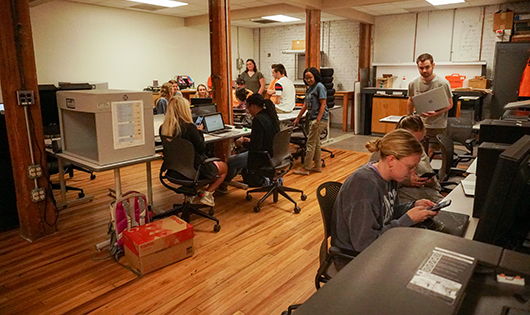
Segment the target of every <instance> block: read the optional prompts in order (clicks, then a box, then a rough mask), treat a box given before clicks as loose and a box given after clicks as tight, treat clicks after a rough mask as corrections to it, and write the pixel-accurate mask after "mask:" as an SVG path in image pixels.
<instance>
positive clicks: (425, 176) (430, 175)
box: [420, 172, 436, 179]
mask: <svg viewBox="0 0 530 315" xmlns="http://www.w3.org/2000/svg"><path fill="white" fill-rule="evenodd" d="M434 175H436V173H431V172H429V173H425V174H423V175H420V178H426V179H431V178H432V177H433V176H434Z"/></svg>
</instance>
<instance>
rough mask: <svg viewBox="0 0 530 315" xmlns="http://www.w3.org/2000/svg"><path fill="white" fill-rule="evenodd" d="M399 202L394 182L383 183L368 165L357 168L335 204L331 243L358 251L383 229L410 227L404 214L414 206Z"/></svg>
mask: <svg viewBox="0 0 530 315" xmlns="http://www.w3.org/2000/svg"><path fill="white" fill-rule="evenodd" d="M398 203H399V200H398V195H397V183H396V182H395V181H390V182H387V181H386V180H384V179H383V177H381V174H380V173H379V171H378V170H377V169H376V168H375V167H374V166H373V165H372V164H371V163H368V164H365V165H363V166H361V167H359V168H358V169H357V170H356V171H355V172H353V174H351V175H350V176H349V177H348V178H347V179H346V181H345V182H344V184H343V185H342V187H341V189H340V191H339V194H338V196H337V200H336V201H335V206H334V208H333V216H332V222H331V230H332V236H331V244H332V245H333V246H336V247H339V248H342V249H346V250H350V251H354V252H361V251H363V250H364V249H365V248H366V247H368V245H370V244H371V243H372V242H373V241H375V240H376V238H378V237H379V235H381V234H382V233H384V232H385V231H386V230H388V229H390V228H393V227H408V226H411V225H413V224H414V222H413V221H412V220H411V219H410V217H409V216H408V215H407V214H406V212H407V211H408V210H409V209H411V208H412V207H413V205H414V203H413V202H410V203H407V204H403V205H398Z"/></svg>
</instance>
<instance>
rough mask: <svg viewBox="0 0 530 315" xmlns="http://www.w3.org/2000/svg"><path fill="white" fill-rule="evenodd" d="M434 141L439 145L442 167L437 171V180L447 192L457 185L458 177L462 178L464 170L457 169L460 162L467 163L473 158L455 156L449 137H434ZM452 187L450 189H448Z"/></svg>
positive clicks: (469, 156)
mask: <svg viewBox="0 0 530 315" xmlns="http://www.w3.org/2000/svg"><path fill="white" fill-rule="evenodd" d="M436 140H437V141H438V144H439V145H440V149H441V155H442V166H441V168H440V170H439V171H438V178H439V179H440V185H441V186H442V190H444V191H446V192H449V191H451V190H452V189H453V188H454V187H452V186H456V185H458V182H457V181H455V180H458V177H461V178H464V177H465V176H464V175H463V174H464V173H465V172H466V169H462V168H459V167H457V166H458V164H459V163H460V162H469V161H471V160H473V159H474V158H475V157H474V156H471V155H457V154H455V150H454V143H453V140H452V139H451V138H449V136H446V135H444V134H438V135H436ZM448 187H452V188H448Z"/></svg>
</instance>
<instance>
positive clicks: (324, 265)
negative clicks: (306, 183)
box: [315, 182, 355, 290]
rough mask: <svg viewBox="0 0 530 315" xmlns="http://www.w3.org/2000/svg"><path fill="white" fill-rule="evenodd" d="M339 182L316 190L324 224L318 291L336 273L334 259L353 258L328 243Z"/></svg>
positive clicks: (326, 184)
mask: <svg viewBox="0 0 530 315" xmlns="http://www.w3.org/2000/svg"><path fill="white" fill-rule="evenodd" d="M341 186H342V184H341V183H339V182H325V183H323V184H321V185H320V186H318V188H317V200H318V205H319V206H320V213H321V214H322V223H323V224H324V240H322V244H321V245H320V255H319V258H320V267H319V268H318V272H317V275H316V277H315V287H316V288H317V290H318V289H320V284H321V283H326V282H328V281H329V280H330V279H331V277H332V275H333V274H334V273H335V272H337V270H335V268H334V266H333V261H334V260H335V258H337V257H340V258H343V259H346V260H352V259H353V258H354V257H355V256H354V255H351V253H350V254H347V253H345V252H344V251H343V250H342V249H340V248H338V247H335V246H331V247H329V242H330V238H331V220H332V214H333V205H334V204H335V200H336V199H337V195H338V194H339V190H340V187H341Z"/></svg>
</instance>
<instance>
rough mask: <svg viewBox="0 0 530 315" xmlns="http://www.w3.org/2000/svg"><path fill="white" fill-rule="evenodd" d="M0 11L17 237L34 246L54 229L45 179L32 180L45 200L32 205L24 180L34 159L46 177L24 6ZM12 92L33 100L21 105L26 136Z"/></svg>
mask: <svg viewBox="0 0 530 315" xmlns="http://www.w3.org/2000/svg"><path fill="white" fill-rule="evenodd" d="M0 12H2V18H1V19H0V84H1V86H2V96H3V100H4V106H5V116H6V127H7V135H8V141H9V152H10V153H11V164H12V165H13V177H14V178H15V190H16V195H17V208H18V216H19V222H20V234H21V236H22V237H24V238H26V239H28V240H30V241H33V240H36V239H38V238H40V237H42V236H45V235H47V234H51V233H53V232H55V231H56V230H57V226H56V212H55V208H54V206H53V203H52V199H51V197H50V194H52V191H51V189H49V185H48V181H47V180H46V178H45V177H40V178H39V179H38V180H37V186H38V187H40V188H43V189H44V191H45V193H46V200H44V201H41V202H38V203H34V202H32V201H31V194H30V192H31V190H33V189H35V182H34V180H32V179H29V177H28V166H29V165H31V164H32V163H33V161H32V159H31V156H32V155H33V158H34V162H35V163H36V164H40V165H41V166H42V167H43V169H44V170H45V173H47V162H46V151H45V149H44V135H43V129H42V119H41V111H40V105H39V102H38V89H37V70H36V67H35V55H34V52H33V39H32V35H31V23H30V22H31V21H30V16H29V5H28V1H21V0H6V1H0ZM16 91H33V93H34V95H35V101H36V104H35V105H29V106H26V108H27V117H28V124H29V135H28V131H27V129H26V113H25V111H24V109H25V108H24V106H19V105H17V96H16ZM29 138H31V141H30V139H29ZM30 146H31V148H32V149H30ZM0 180H1V179H0ZM0 215H2V214H1V213H0Z"/></svg>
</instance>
